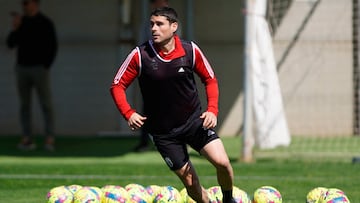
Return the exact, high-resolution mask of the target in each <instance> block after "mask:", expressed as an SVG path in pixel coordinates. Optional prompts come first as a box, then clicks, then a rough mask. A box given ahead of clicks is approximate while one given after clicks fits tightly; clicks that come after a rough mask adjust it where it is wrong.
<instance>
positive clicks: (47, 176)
mask: <svg viewBox="0 0 360 203" xmlns="http://www.w3.org/2000/svg"><path fill="white" fill-rule="evenodd" d="M234 178H235V179H236V180H241V179H243V180H297V181H301V180H304V181H307V180H310V179H311V180H314V179H326V178H327V177H303V176H235V177H234ZM0 179H45V180H51V179H83V180H87V179H100V180H101V179H119V180H121V179H133V180H140V179H159V176H148V175H140V176H139V175H129V176H127V175H95V174H89V175H84V174H79V175H74V174H72V175H70V174H0ZM161 179H177V176H175V175H174V176H161ZM200 179H216V176H200Z"/></svg>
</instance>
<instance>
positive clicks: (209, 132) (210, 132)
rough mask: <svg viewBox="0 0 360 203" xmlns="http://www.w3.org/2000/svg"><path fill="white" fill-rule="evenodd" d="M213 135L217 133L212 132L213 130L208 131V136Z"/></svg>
mask: <svg viewBox="0 0 360 203" xmlns="http://www.w3.org/2000/svg"><path fill="white" fill-rule="evenodd" d="M213 134H215V132H214V131H212V130H208V132H207V136H209V137H210V136H211V135H213Z"/></svg>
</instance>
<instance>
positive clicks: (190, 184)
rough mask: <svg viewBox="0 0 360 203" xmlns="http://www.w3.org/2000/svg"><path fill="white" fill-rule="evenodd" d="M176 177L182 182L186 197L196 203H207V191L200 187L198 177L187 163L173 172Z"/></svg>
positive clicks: (189, 163)
mask: <svg viewBox="0 0 360 203" xmlns="http://www.w3.org/2000/svg"><path fill="white" fill-rule="evenodd" d="M175 173H176V175H177V176H178V177H179V178H180V179H181V181H182V182H183V184H184V186H185V188H186V190H187V193H188V195H189V196H190V197H191V198H192V199H193V200H195V201H196V202H203V203H208V202H209V197H208V194H207V191H206V190H205V189H204V187H202V186H201V184H200V181H199V177H198V175H197V174H196V171H195V169H194V167H193V166H192V164H191V162H190V161H189V162H188V163H187V164H185V165H184V166H183V167H182V168H181V169H179V170H176V171H175Z"/></svg>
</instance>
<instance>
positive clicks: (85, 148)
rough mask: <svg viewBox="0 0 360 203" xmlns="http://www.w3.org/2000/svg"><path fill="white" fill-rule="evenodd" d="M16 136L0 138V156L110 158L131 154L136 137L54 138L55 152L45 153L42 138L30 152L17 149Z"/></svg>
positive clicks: (17, 138) (136, 141)
mask: <svg viewBox="0 0 360 203" xmlns="http://www.w3.org/2000/svg"><path fill="white" fill-rule="evenodd" d="M19 139H20V138H19V137H18V136H0V156H24V157H27V156H30V157H36V156H39V157H40V156H41V157H111V156H121V155H124V154H126V153H129V152H133V149H134V147H135V146H136V145H137V144H138V141H139V138H138V137H96V136H90V137H77V136H66V137H61V136H59V137H57V138H56V150H55V151H53V152H49V151H46V150H45V149H44V147H43V144H44V139H43V137H36V144H37V148H36V149H35V150H32V151H22V150H19V149H17V147H16V146H17V144H18V142H19ZM151 150H153V149H151Z"/></svg>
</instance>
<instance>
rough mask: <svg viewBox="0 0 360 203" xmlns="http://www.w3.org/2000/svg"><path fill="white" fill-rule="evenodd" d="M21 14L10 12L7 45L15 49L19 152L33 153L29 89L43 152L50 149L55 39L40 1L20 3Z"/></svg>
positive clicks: (52, 141) (52, 139) (53, 29)
mask: <svg viewBox="0 0 360 203" xmlns="http://www.w3.org/2000/svg"><path fill="white" fill-rule="evenodd" d="M22 8H23V15H20V14H18V13H16V12H12V13H11V15H12V17H13V23H12V25H13V27H12V31H11V32H10V33H9V35H8V37H7V46H8V47H9V48H10V49H12V48H17V50H16V51H17V55H16V57H17V58H16V65H15V73H16V82H17V83H16V85H17V91H18V94H19V99H20V122H21V127H22V139H21V141H20V143H19V144H18V148H19V149H21V150H34V149H35V148H36V144H35V142H34V140H33V137H32V127H31V125H32V123H31V120H32V119H31V117H32V116H31V106H32V104H31V101H32V90H33V89H35V90H36V93H37V95H38V98H39V102H40V106H41V110H42V113H43V117H44V122H45V137H46V139H45V143H44V147H45V149H46V150H49V151H53V150H54V149H55V148H54V110H53V104H52V98H51V88H50V86H51V85H50V67H51V65H52V64H53V62H54V60H55V56H56V53H57V38H56V32H55V27H54V24H53V22H52V21H51V20H50V19H49V18H48V17H47V16H45V15H44V14H43V13H42V12H40V0H23V1H22Z"/></svg>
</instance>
